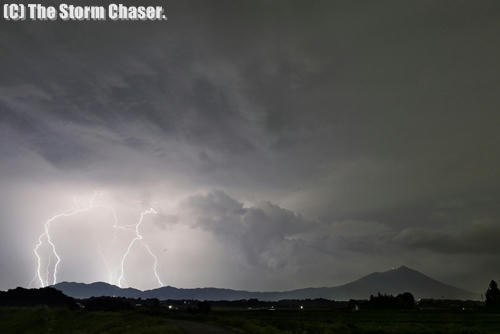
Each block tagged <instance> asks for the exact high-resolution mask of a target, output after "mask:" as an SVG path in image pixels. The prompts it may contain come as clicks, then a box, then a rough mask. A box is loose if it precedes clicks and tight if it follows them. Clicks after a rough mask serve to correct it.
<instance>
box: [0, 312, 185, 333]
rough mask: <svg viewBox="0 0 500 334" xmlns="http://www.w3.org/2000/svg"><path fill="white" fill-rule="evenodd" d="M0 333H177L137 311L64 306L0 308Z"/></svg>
mask: <svg viewBox="0 0 500 334" xmlns="http://www.w3.org/2000/svg"><path fill="white" fill-rule="evenodd" d="M0 333H2V334H8V333H16V334H17V333H64V334H66V333H67V334H73V333H74V334H77V333H78V334H80V333H81V334H83V333H100V334H107V333H109V334H112V333H138V334H153V333H165V334H170V333H172V334H180V333H181V332H180V331H179V330H178V329H177V328H176V326H175V325H173V324H172V323H171V322H170V321H169V320H168V319H166V318H165V317H159V316H151V315H147V314H142V313H139V312H134V311H130V312H84V311H70V310H67V309H49V308H43V307H32V308H27V307H23V308H0Z"/></svg>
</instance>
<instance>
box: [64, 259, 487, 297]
mask: <svg viewBox="0 0 500 334" xmlns="http://www.w3.org/2000/svg"><path fill="white" fill-rule="evenodd" d="M54 287H55V288H56V289H58V290H60V291H62V292H63V293H65V294H66V295H68V296H71V297H75V298H88V297H92V296H117V297H129V298H139V297H141V298H158V299H160V300H165V299H198V300H239V299H250V298H257V299H260V300H280V299H307V298H326V299H334V300H349V299H367V298H369V297H370V295H372V294H373V295H375V294H377V293H379V292H380V293H383V294H393V295H396V294H398V293H402V292H411V293H412V294H413V295H414V296H415V298H417V299H418V298H435V299H471V300H478V299H479V297H480V296H479V295H478V294H476V293H473V292H470V291H466V290H463V289H459V288H456V287H453V286H451V285H448V284H444V283H441V282H439V281H437V280H435V279H432V278H430V277H428V276H426V275H424V274H422V273H420V272H418V271H416V270H413V269H410V268H408V267H406V266H401V267H399V268H397V269H393V270H389V271H385V272H381V273H378V272H376V273H372V274H370V275H367V276H364V277H362V278H360V279H358V280H356V281H353V282H350V283H347V284H344V285H340V286H336V287H323V288H305V289H298V290H290V291H279V292H254V291H244V290H231V289H218V288H196V289H179V288H175V287H172V286H165V287H161V288H158V289H153V290H146V291H141V290H137V289H133V288H126V289H122V288H119V287H117V286H114V285H111V284H108V283H103V282H97V283H91V284H84V283H70V282H62V283H58V284H56V285H54Z"/></svg>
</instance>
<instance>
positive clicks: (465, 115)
mask: <svg viewBox="0 0 500 334" xmlns="http://www.w3.org/2000/svg"><path fill="white" fill-rule="evenodd" d="M152 3H154V2H152ZM160 3H161V2H160ZM167 14H168V18H169V20H168V21H167V22H161V23H154V24H145V23H139V24H131V23H99V24H92V23H65V24H54V23H16V24H6V23H5V22H2V23H0V25H1V27H0V154H1V160H0V163H1V165H0V189H1V192H0V272H1V275H0V289H6V288H13V287H15V286H18V285H21V286H28V285H30V283H31V285H30V286H38V285H39V282H38V281H37V280H34V281H33V278H35V276H34V275H35V273H36V268H37V262H36V257H35V255H34V253H33V247H34V246H35V244H36V243H37V238H38V236H39V235H40V234H41V233H43V231H44V230H43V228H44V227H43V224H44V223H45V221H46V220H47V219H49V218H50V217H51V216H53V215H55V214H58V213H61V212H66V211H68V210H71V209H72V208H74V207H75V205H77V206H78V205H84V204H81V203H87V202H88V201H89V200H90V198H91V197H92V196H93V194H94V192H96V191H97V192H99V195H98V196H97V198H96V203H98V205H97V204H96V206H99V207H96V208H93V209H92V210H89V211H88V212H83V213H81V214H78V215H75V216H72V217H68V218H61V219H58V220H57V221H55V222H54V223H53V224H52V225H51V233H52V237H53V241H54V244H55V245H56V247H57V251H58V254H59V255H60V257H61V263H60V265H59V272H58V281H83V282H92V281H98V280H100V281H110V282H112V283H116V278H117V272H118V271H119V268H118V267H119V265H120V259H121V257H122V255H123V253H124V252H125V251H126V248H127V245H128V244H129V242H130V241H131V240H132V239H133V238H134V236H135V235H134V233H133V231H127V230H117V229H113V228H112V226H113V217H112V215H111V214H110V211H109V210H107V209H103V207H106V208H113V209H114V210H115V211H116V215H117V218H118V220H119V224H123V225H127V224H135V223H136V222H137V221H138V219H139V215H140V213H141V212H142V211H143V210H145V209H148V208H150V207H153V208H155V209H156V210H157V211H158V214H157V215H148V216H145V219H144V220H143V224H142V225H141V233H142V235H143V237H144V238H143V241H144V243H136V244H135V245H134V246H133V248H132V250H131V253H130V256H129V257H128V258H127V261H126V262H125V273H124V276H125V277H124V281H123V285H124V286H134V287H138V288H142V289H145V288H154V287H156V286H157V281H156V280H155V278H154V276H153V270H152V266H153V259H152V257H151V256H150V254H148V252H147V250H146V248H145V247H144V245H145V244H147V245H149V246H150V249H151V250H152V251H153V253H154V254H156V255H157V257H158V272H159V275H160V276H161V280H162V282H163V283H164V284H168V285H174V286H177V287H201V286H216V287H226V288H238V289H251V290H257V289H259V290H274V289H279V290H283V289H291V288H299V287H305V286H333V285H337V284H342V283H345V282H347V281H349V280H352V279H356V278H359V277H361V276H363V275H365V274H369V273H370V272H372V271H384V270H387V269H391V268H392V267H397V266H400V265H403V264H404V265H407V266H409V267H412V268H414V269H417V270H420V271H422V272H423V273H425V274H428V275H430V276H432V277H434V278H437V279H440V280H443V281H445V282H447V283H451V284H454V285H457V286H459V287H462V288H466V289H470V290H473V291H477V292H483V290H485V289H486V287H487V284H488V282H489V280H491V279H500V266H499V261H498V258H499V256H500V242H498V238H499V236H500V203H499V202H500V178H499V176H500V175H499V174H500V172H499V171H500V149H499V145H500V131H499V128H500V115H499V111H500V110H499V107H500V94H499V92H500V63H499V59H500V44H499V43H498V41H499V36H500V3H499V2H498V1H396V0H394V1H355V2H353V1H345V2H340V1H306V0H304V1H229V0H227V1H223V0H218V1H201V0H200V1H169V2H168V7H167ZM75 203H76V204H75ZM78 203H80V204H78ZM40 253H41V254H42V257H43V259H42V260H43V261H44V262H43V263H42V267H43V270H42V272H43V273H44V275H46V274H47V272H49V273H50V272H51V270H52V269H51V268H52V267H53V265H54V262H55V258H54V257H52V258H51V259H50V262H48V261H49V260H48V259H49V254H50V249H49V248H48V247H47V243H46V241H44V244H43V245H42V246H41V248H40ZM46 269H48V270H47V271H46Z"/></svg>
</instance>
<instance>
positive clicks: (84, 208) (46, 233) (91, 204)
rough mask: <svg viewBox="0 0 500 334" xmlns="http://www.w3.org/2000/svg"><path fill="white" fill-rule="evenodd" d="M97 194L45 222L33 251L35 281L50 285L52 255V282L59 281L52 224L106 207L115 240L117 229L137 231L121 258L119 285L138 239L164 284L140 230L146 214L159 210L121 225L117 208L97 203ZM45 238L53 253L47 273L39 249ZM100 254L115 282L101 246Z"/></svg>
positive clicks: (149, 210)
mask: <svg viewBox="0 0 500 334" xmlns="http://www.w3.org/2000/svg"><path fill="white" fill-rule="evenodd" d="M97 196H98V193H94V195H93V196H92V198H91V199H90V200H89V201H88V203H87V204H85V205H82V203H81V202H80V203H79V202H78V201H75V204H76V205H75V208H74V209H72V210H69V211H67V212H63V213H60V214H57V215H55V216H53V217H51V218H50V219H48V220H47V221H46V222H45V224H44V226H43V233H42V234H40V236H39V237H38V242H37V243H36V244H35V247H34V248H33V253H34V254H35V257H36V260H37V268H36V274H35V277H34V279H33V281H35V280H36V279H38V281H39V282H40V286H41V287H46V286H48V285H50V282H49V281H50V280H49V276H50V275H49V271H50V266H51V261H50V259H51V258H52V257H54V258H55V259H56V262H55V264H54V271H53V274H52V284H56V283H57V271H58V267H59V264H60V263H61V256H60V255H59V253H58V252H57V250H56V245H55V243H54V241H53V238H52V236H51V234H50V228H51V225H52V224H53V223H54V222H55V221H56V220H59V219H62V218H67V217H72V216H75V215H78V214H81V213H86V212H89V211H91V210H93V209H104V210H107V211H109V212H110V214H111V216H112V217H113V225H112V228H113V229H114V231H115V233H114V236H113V240H116V238H117V236H116V231H117V230H125V231H132V232H134V233H135V237H134V238H133V239H132V241H131V242H130V243H129V245H128V247H127V250H126V252H125V253H124V254H123V256H122V258H121V263H120V271H119V272H120V275H119V278H118V280H117V284H118V286H120V287H121V284H122V281H123V280H124V276H125V269H124V268H125V262H126V259H127V257H128V255H129V254H130V251H131V249H132V247H133V246H134V244H135V243H136V242H138V241H140V242H141V244H142V245H143V246H144V248H145V249H146V250H147V252H148V253H149V255H150V256H151V257H152V258H153V261H154V262H153V273H154V276H155V278H156V280H157V281H158V284H159V285H160V286H163V282H162V281H161V279H160V275H159V274H158V258H157V256H156V255H155V254H154V253H153V251H152V250H151V248H150V247H149V245H148V244H147V243H146V242H145V241H144V238H143V236H142V235H141V233H140V230H139V228H140V226H141V224H142V222H143V220H144V217H145V216H146V215H151V214H157V211H156V210H154V209H153V208H151V209H148V210H146V211H144V212H142V213H141V215H140V218H139V221H138V222H137V223H136V224H132V225H119V224H118V217H117V215H116V212H115V210H114V209H113V208H110V207H106V206H103V205H95V200H96V198H97ZM45 240H46V241H47V243H48V245H49V246H50V250H51V254H49V257H48V264H47V267H46V273H45V275H43V273H42V256H41V255H40V252H39V249H40V247H41V246H42V245H43V243H44V241H45ZM99 254H100V256H101V259H102V260H103V262H104V263H105V265H106V267H107V268H108V272H109V280H110V283H111V284H113V282H112V281H113V272H112V271H111V270H110V268H109V265H108V263H107V261H106V259H105V257H104V255H103V253H102V252H101V250H100V248H99ZM44 276H45V278H44ZM33 281H32V282H31V283H30V286H31V284H32V283H33Z"/></svg>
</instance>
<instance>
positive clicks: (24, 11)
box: [3, 3, 167, 21]
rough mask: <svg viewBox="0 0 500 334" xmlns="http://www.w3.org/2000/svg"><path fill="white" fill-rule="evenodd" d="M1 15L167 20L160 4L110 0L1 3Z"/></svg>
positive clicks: (47, 18)
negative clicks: (99, 2)
mask: <svg viewBox="0 0 500 334" xmlns="http://www.w3.org/2000/svg"><path fill="white" fill-rule="evenodd" d="M3 18H4V19H5V20H8V21H24V20H26V19H29V20H33V21H56V20H59V19H60V20H63V21H106V20H112V21H159V20H166V19H167V16H166V14H165V9H164V8H163V7H162V6H125V5H122V4H110V5H109V6H108V7H104V6H74V5H69V4H64V3H63V4H60V5H59V6H58V7H57V8H56V7H54V6H45V5H42V4H26V5H24V4H4V5H3Z"/></svg>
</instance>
